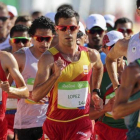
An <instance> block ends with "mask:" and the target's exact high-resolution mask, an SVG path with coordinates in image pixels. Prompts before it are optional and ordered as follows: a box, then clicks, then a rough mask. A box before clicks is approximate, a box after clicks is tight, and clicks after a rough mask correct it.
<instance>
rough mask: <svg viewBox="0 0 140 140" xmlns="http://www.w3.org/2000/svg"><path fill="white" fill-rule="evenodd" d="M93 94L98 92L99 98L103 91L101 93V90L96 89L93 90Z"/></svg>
mask: <svg viewBox="0 0 140 140" xmlns="http://www.w3.org/2000/svg"><path fill="white" fill-rule="evenodd" d="M92 92H97V94H98V95H99V96H101V91H100V89H96V88H95V89H93V90H92Z"/></svg>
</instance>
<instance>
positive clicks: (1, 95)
mask: <svg viewBox="0 0 140 140" xmlns="http://www.w3.org/2000/svg"><path fill="white" fill-rule="evenodd" d="M18 69H19V68H18V65H17V62H16V60H15V58H14V57H13V55H12V54H10V53H8V52H4V51H3V52H0V87H1V88H0V140H7V122H6V119H5V110H6V99H7V93H8V94H10V95H12V96H13V97H17V98H27V97H29V92H28V89H27V87H26V85H25V82H24V80H23V78H22V76H21V74H20V72H19V70H18ZM9 74H10V75H11V76H12V78H13V79H14V80H15V82H16V84H17V87H18V88H13V87H10V85H9V82H8V81H7V78H8V77H9Z"/></svg>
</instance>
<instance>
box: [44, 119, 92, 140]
mask: <svg viewBox="0 0 140 140" xmlns="http://www.w3.org/2000/svg"><path fill="white" fill-rule="evenodd" d="M91 134H92V122H91V120H90V119H89V117H84V118H81V119H78V120H75V121H72V122H55V121H51V120H49V119H47V120H46V121H45V122H44V125H43V140H90V137H91Z"/></svg>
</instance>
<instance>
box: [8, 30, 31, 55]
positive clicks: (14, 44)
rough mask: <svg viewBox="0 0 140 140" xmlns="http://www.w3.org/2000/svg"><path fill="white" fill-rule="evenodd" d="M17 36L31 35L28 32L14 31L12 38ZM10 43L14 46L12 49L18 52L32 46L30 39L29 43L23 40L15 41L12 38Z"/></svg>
mask: <svg viewBox="0 0 140 140" xmlns="http://www.w3.org/2000/svg"><path fill="white" fill-rule="evenodd" d="M15 37H29V35H28V33H27V32H14V34H13V36H12V38H15ZM10 45H11V46H12V51H13V52H16V51H18V50H19V49H21V48H23V47H30V46H31V41H30V40H29V41H28V42H27V43H23V42H22V41H20V42H19V43H14V42H13V41H11V40H10Z"/></svg>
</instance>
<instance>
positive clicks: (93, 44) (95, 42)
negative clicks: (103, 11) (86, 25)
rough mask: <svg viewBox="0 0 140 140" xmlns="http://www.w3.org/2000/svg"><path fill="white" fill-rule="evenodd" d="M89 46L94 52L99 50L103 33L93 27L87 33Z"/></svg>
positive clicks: (98, 28) (101, 30)
mask: <svg viewBox="0 0 140 140" xmlns="http://www.w3.org/2000/svg"><path fill="white" fill-rule="evenodd" d="M87 35H88V39H89V46H90V48H94V49H96V50H100V48H101V46H102V40H103V37H104V35H105V31H104V30H103V29H101V28H100V27H93V28H91V29H90V30H89V31H88V32H87Z"/></svg>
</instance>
